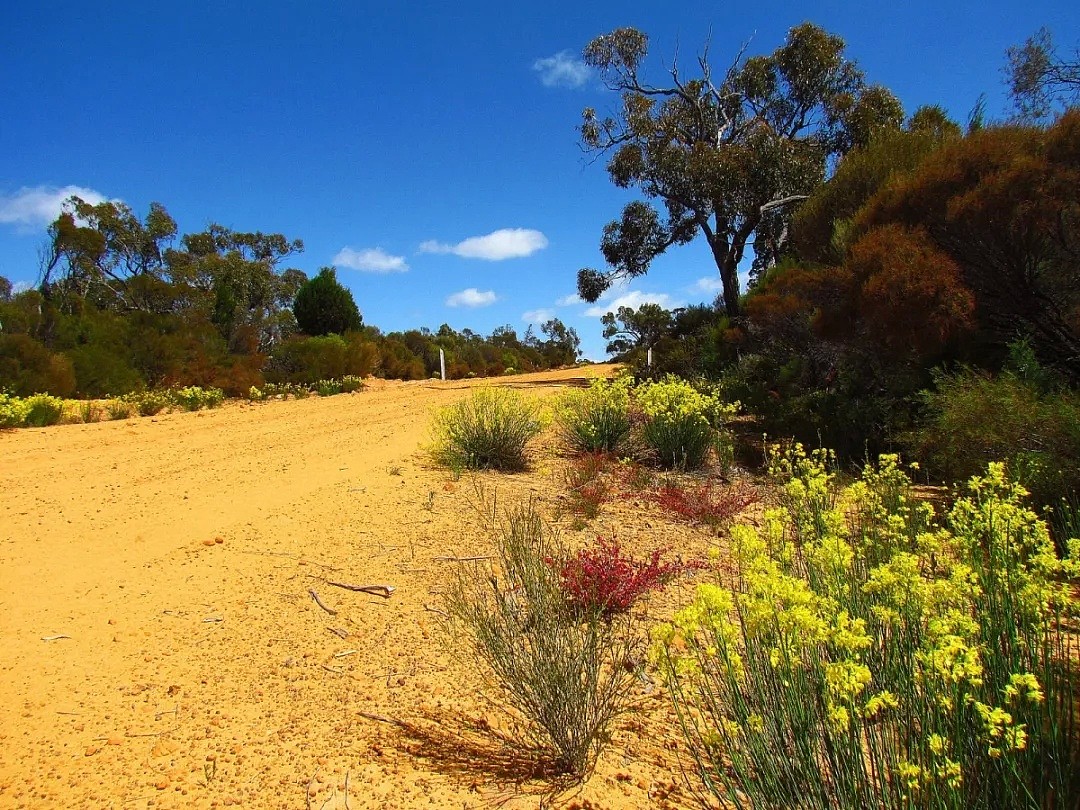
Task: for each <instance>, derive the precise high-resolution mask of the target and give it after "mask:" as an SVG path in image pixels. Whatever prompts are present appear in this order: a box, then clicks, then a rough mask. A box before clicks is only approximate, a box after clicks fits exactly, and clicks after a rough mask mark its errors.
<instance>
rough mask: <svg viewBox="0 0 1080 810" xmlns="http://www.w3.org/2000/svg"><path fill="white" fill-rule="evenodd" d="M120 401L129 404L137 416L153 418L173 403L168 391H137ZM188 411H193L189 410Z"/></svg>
mask: <svg viewBox="0 0 1080 810" xmlns="http://www.w3.org/2000/svg"><path fill="white" fill-rule="evenodd" d="M121 399H123V400H124V401H125V402H127V403H129V404H130V405H131V408H132V410H134V411H135V412H136V413H138V414H139V416H153V415H154V414H157V413H161V412H162V411H163V410H165V409H166V408H167V407H169V405H171V404H172V402H173V397H172V395H171V394H170V392H168V391H139V392H138V393H132V394H125V395H124V396H123V397H121ZM189 410H194V409H191V408H189Z"/></svg>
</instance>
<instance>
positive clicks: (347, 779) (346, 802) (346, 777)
mask: <svg viewBox="0 0 1080 810" xmlns="http://www.w3.org/2000/svg"><path fill="white" fill-rule="evenodd" d="M351 773H352V771H345V810H352V808H351V807H349V775H350V774H351Z"/></svg>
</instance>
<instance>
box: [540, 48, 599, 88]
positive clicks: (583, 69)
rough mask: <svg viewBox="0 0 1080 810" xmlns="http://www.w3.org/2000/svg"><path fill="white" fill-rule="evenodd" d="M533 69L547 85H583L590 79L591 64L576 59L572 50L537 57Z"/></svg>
mask: <svg viewBox="0 0 1080 810" xmlns="http://www.w3.org/2000/svg"><path fill="white" fill-rule="evenodd" d="M533 70H535V71H536V72H537V73H539V74H540V82H541V83H542V84H543V85H544V86H545V87H581V86H582V85H584V84H585V83H586V82H587V81H588V80H589V66H588V65H586V64H585V63H584V62H582V61H581V60H580V59H575V58H574V57H573V55H572V54H571V53H570V51H559V52H558V53H557V54H555V55H553V56H547V57H544V58H543V59H537V60H536V61H535V62H533Z"/></svg>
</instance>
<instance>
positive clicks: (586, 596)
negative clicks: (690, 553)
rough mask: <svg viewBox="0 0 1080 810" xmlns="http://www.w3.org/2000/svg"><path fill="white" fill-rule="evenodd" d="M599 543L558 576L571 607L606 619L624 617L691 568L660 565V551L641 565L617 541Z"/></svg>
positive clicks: (573, 559) (581, 553)
mask: <svg viewBox="0 0 1080 810" xmlns="http://www.w3.org/2000/svg"><path fill="white" fill-rule="evenodd" d="M597 542H598V545H597V546H596V547H595V548H592V549H582V550H581V551H579V552H578V553H577V555H576V556H574V557H571V558H570V559H569V560H567V561H566V562H565V563H563V566H562V570H561V571H560V572H559V574H560V577H561V579H562V587H563V590H564V591H565V592H566V595H567V598H568V599H569V601H570V604H571V606H572V607H573V608H574V609H575V610H577V611H580V612H592V611H597V610H598V611H600V612H601V613H602V614H603V615H604V616H606V617H611V616H614V615H616V614H618V613H625V612H626V611H628V610H630V608H631V606H632V605H633V604H634V602H636V601H637V600H638V599H639V598H641V597H642V596H644V595H645V594H646V593H648V592H649V591H653V590H656V589H657V588H659V587H661V586H663V585H665V584H667V583H668V582H669V581H670V580H671V579H672V578H673V577H674V576H676V575H677V574H678V573H679V572H680V571H683V570H685V569H686V568H687V567H688V566H686V565H685V564H684V563H681V562H661V561H660V554H661V553H660V552H659V551H654V552H653V553H652V554H651V555H650V556H649V557H648V559H646V560H644V561H639V560H635V559H634V558H633V557H631V556H629V555H626V554H623V552H622V550H621V549H620V548H619V544H618V543H616V542H615V541H614V540H604V539H603V538H597Z"/></svg>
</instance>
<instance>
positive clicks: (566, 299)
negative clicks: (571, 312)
mask: <svg viewBox="0 0 1080 810" xmlns="http://www.w3.org/2000/svg"><path fill="white" fill-rule="evenodd" d="M584 303H585V299H584V298H582V297H581V296H580V295H578V294H577V293H570V295H564V296H563V297H562V298H560V299H559V300H558V301H556V302H555V306H557V307H572V306H574V304H584Z"/></svg>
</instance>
